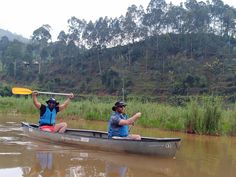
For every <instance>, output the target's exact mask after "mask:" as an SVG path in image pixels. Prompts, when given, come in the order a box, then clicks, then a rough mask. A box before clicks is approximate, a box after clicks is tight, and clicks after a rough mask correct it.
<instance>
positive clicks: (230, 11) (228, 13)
mask: <svg viewBox="0 0 236 177" xmlns="http://www.w3.org/2000/svg"><path fill="white" fill-rule="evenodd" d="M222 20H223V21H222V23H223V24H222V26H223V35H224V36H227V37H229V36H233V37H235V23H236V9H235V8H234V7H230V6H228V5H225V6H224V13H223V18H222Z"/></svg>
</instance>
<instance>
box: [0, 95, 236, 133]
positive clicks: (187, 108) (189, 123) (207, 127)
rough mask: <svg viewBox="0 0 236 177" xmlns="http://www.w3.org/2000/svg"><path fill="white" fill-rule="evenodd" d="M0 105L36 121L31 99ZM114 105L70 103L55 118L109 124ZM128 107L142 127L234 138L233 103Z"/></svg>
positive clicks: (203, 100)
mask: <svg viewBox="0 0 236 177" xmlns="http://www.w3.org/2000/svg"><path fill="white" fill-rule="evenodd" d="M46 99H47V98H45V97H44V98H43V97H39V101H40V102H42V103H45V100H46ZM58 99H59V101H60V102H63V101H64V100H63V98H58ZM0 104H1V107H0V113H3V114H21V115H31V117H32V121H34V122H35V121H37V120H35V119H37V117H38V114H39V113H38V110H37V109H36V108H35V107H34V105H33V103H32V99H31V98H30V97H1V99H0ZM113 104H114V100H110V99H108V100H106V101H104V100H103V101H101V100H99V99H97V98H96V97H94V99H89V100H80V101H75V100H73V101H72V102H71V104H70V105H69V107H68V108H67V109H66V110H65V111H63V112H61V113H60V114H58V118H59V119H60V118H63V120H67V119H68V121H69V119H77V118H78V117H79V118H81V119H86V120H98V121H108V119H109V116H110V114H111V107H112V106H113ZM127 104H128V106H127V112H128V114H129V115H132V114H134V113H135V112H138V111H140V112H142V117H141V118H140V119H139V120H138V121H137V123H136V124H137V125H139V126H142V127H150V128H160V129H163V130H171V131H181V132H188V133H196V134H208V135H236V104H235V105H230V107H229V106H225V103H224V102H223V101H222V99H221V98H219V97H212V96H207V97H194V98H190V99H189V101H188V102H186V104H184V105H182V106H173V105H170V104H167V103H154V102H142V101H138V100H131V101H128V102H127ZM28 121H30V120H28ZM32 121H31V122H32Z"/></svg>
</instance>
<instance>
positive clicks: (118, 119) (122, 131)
mask: <svg viewBox="0 0 236 177" xmlns="http://www.w3.org/2000/svg"><path fill="white" fill-rule="evenodd" d="M125 106H126V104H125V103H124V102H122V101H118V102H116V103H115V105H114V106H113V107H112V110H113V111H114V113H113V114H112V115H111V117H110V120H109V123H108V138H112V137H123V138H128V139H134V140H141V136H140V135H135V134H129V125H132V124H134V122H135V121H136V120H137V119H138V118H139V117H141V113H140V112H138V113H136V114H135V115H133V116H132V117H131V118H128V116H127V114H126V113H125Z"/></svg>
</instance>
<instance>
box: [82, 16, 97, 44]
mask: <svg viewBox="0 0 236 177" xmlns="http://www.w3.org/2000/svg"><path fill="white" fill-rule="evenodd" d="M94 31H95V27H94V24H93V22H92V21H91V20H90V21H89V22H88V23H87V25H86V26H85V30H84V32H83V34H82V38H83V41H84V42H85V43H86V47H88V48H91V47H92V46H93V45H94V41H93V40H94V38H95V32H94Z"/></svg>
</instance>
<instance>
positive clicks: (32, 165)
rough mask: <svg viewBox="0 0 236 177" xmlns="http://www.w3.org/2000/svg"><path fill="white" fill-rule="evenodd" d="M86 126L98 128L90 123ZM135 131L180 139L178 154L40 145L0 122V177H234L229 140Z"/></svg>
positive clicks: (15, 125) (14, 124) (234, 151)
mask: <svg viewBox="0 0 236 177" xmlns="http://www.w3.org/2000/svg"><path fill="white" fill-rule="evenodd" d="M9 120H10V121H9ZM13 120H14V119H13ZM89 124H94V126H96V125H98V123H97V122H94V123H93V122H91V121H90V122H89ZM100 124H103V126H105V125H106V123H100ZM132 129H136V128H135V127H133V128H132ZM136 131H138V132H140V133H141V135H143V136H153V137H180V138H181V139H182V142H181V146H180V150H179V151H178V152H177V154H176V156H175V157H174V158H160V157H152V156H144V155H134V154H127V153H118V152H105V151H99V150H94V149H93V150H91V149H89V148H88V149H80V148H78V147H73V146H68V145H62V144H55V143H46V142H40V141H36V140H33V139H31V138H29V137H27V136H25V135H24V134H23V132H22V130H21V128H20V122H18V121H12V119H5V118H2V116H0V177H41V176H42V177H51V176H55V177H67V176H68V177H81V176H85V177H95V176H98V177H99V176H101V177H108V176H109V177H145V176H146V177H235V176H236V168H235V167H236V138H235V137H213V136H198V135H188V134H184V133H176V132H166V131H160V130H158V129H145V128H140V127H138V128H137V129H136Z"/></svg>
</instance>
